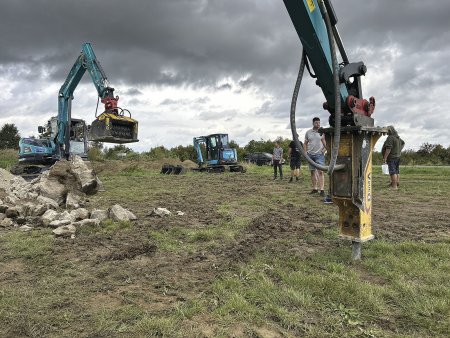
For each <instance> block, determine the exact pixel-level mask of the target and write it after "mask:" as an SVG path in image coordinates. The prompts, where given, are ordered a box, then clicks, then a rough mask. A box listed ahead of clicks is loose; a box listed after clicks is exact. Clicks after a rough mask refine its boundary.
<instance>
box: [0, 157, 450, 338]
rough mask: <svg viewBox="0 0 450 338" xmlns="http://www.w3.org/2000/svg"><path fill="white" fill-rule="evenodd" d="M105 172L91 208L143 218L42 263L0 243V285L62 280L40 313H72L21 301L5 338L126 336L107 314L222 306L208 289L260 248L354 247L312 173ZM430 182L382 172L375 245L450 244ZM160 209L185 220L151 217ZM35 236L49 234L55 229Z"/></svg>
mask: <svg viewBox="0 0 450 338" xmlns="http://www.w3.org/2000/svg"><path fill="white" fill-rule="evenodd" d="M97 170H98V172H99V173H100V174H99V175H100V178H101V180H102V181H103V183H104V185H105V189H106V191H104V192H100V193H98V194H97V195H95V196H92V197H91V198H90V201H89V206H90V208H91V209H93V208H107V207H108V206H111V205H113V204H115V203H119V204H121V205H122V206H124V207H125V208H127V209H129V210H131V211H132V212H133V213H135V214H136V215H137V216H138V218H139V220H138V221H137V222H135V223H133V224H118V225H117V224H108V225H107V226H105V227H104V228H103V229H91V228H86V229H80V231H79V233H78V234H77V237H76V238H75V239H52V240H51V246H50V247H49V248H48V250H46V251H45V253H44V254H43V255H44V256H48V257H46V259H44V261H40V260H36V259H35V257H24V256H23V255H21V254H20V253H16V254H14V253H11V250H12V249H11V248H9V249H8V248H5V246H3V247H1V246H0V257H1V258H0V262H1V264H0V289H2V288H3V289H5V288H6V289H10V288H11V285H15V287H17V288H24V289H27V288H29V289H31V290H32V289H33V288H34V287H36V288H42V287H43V286H42V284H41V283H39V282H36V281H38V280H47V283H51V281H52V279H53V277H52V275H54V276H55V277H54V278H59V277H60V278H62V279H61V281H58V282H57V283H56V284H57V285H58V286H59V287H62V288H66V289H65V290H64V291H60V290H58V291H54V290H53V291H52V292H54V293H55V292H56V293H57V294H58V295H59V296H58V300H55V301H54V303H52V304H44V305H42V309H41V310H42V311H48V312H50V313H52V311H55V310H54V308H55V307H57V308H58V310H57V311H56V312H53V314H54V315H60V314H61V313H63V312H64V313H65V312H67V313H70V316H71V320H70V321H69V322H68V323H67V325H64V324H61V323H60V322H59V321H56V320H54V319H50V318H48V317H46V316H45V315H39V316H36V314H35V313H29V311H28V310H27V309H25V308H21V306H20V305H17V306H16V307H15V311H17V312H19V313H22V314H23V317H22V318H21V317H20V316H19V320H17V321H15V320H12V319H8V320H5V319H4V320H3V323H4V324H5V322H6V323H7V324H6V326H5V325H2V328H0V335H1V336H10V337H15V336H33V335H34V336H83V337H89V336H105V337H106V336H115V335H118V336H120V334H118V333H117V332H118V331H117V330H118V329H117V327H115V328H114V327H111V328H110V329H108V328H104V327H102V326H100V327H99V324H98V323H99V317H101V313H103V312H104V311H111V312H114V309H117V308H119V307H122V306H126V305H127V304H128V305H129V304H131V305H133V306H135V307H138V308H139V309H141V310H142V311H145V312H146V313H147V314H149V315H152V316H155V317H158V316H162V315H164V314H167V313H171V311H173V310H174V309H176V308H177V307H179V306H180V304H183V303H186V302H192V301H193V300H196V299H202V300H205V299H206V300H207V302H210V306H211V307H212V308H213V307H214V304H215V302H216V301H217V300H216V298H215V295H214V292H213V291H212V290H211V285H212V284H213V283H214V281H216V280H217V279H220V278H221V277H222V276H223V275H224V274H227V273H230V272H233V271H238V270H237V269H238V266H239V265H240V264H242V263H246V262H250V261H251V260H252V258H253V257H254V256H255V254H257V253H259V252H269V253H271V254H273V255H277V254H278V253H284V252H285V251H286V250H288V251H289V252H290V253H291V254H292V256H293V257H298V259H301V260H303V259H306V258H307V257H308V256H310V255H314V254H317V253H320V252H326V251H327V250H330V249H333V248H335V247H340V246H345V247H347V248H348V254H349V257H350V252H351V248H350V244H349V243H348V242H346V241H342V240H340V239H339V238H338V237H337V228H336V224H337V214H338V210H337V207H336V206H334V205H324V204H323V203H322V200H321V198H319V196H311V195H309V194H308V192H309V191H310V182H309V178H308V177H307V173H306V172H303V173H302V174H303V177H302V179H301V180H300V182H294V183H292V184H289V183H288V181H287V179H285V180H283V181H279V180H276V181H273V180H272V177H271V174H270V169H269V168H256V167H255V168H253V167H251V168H250V169H249V171H248V172H247V173H245V174H240V173H236V174H233V173H225V174H205V173H189V174H188V175H184V176H164V175H159V174H158V171H157V169H156V168H149V167H148V166H146V165H139V164H132V165H130V164H120V165H110V164H109V165H108V164H105V163H99V164H97ZM421 177H422V176H420V175H419V176H414V175H410V176H409V177H408V175H405V178H404V179H403V180H402V182H401V187H400V190H399V191H391V190H389V189H388V188H387V187H386V183H387V182H386V178H385V177H381V175H377V176H376V177H375V181H374V207H373V210H374V212H373V224H374V234H375V236H376V238H377V239H376V240H387V241H392V242H401V241H420V242H430V243H433V242H439V241H442V240H443V239H444V238H447V239H448V238H449V237H450V230H449V227H448V224H449V219H450V211H449V208H448V206H449V204H448V197H449V192H448V191H449V188H450V183H449V178H448V176H447V177H444V178H442V179H441V180H439V179H433V180H432V181H430V182H427V183H426V185H424V184H423V182H424V181H423V178H421ZM431 190H432V192H431ZM0 198H1V192H0ZM155 207H164V208H167V209H169V210H171V211H177V210H180V211H183V212H184V213H185V215H183V216H170V217H163V218H158V217H152V216H149V213H150V211H151V210H152V209H153V208H155ZM11 231H15V230H5V229H0V238H1V237H3V236H5V235H6V234H7V233H9V232H11ZM33 233H34V234H35V235H34V236H44V237H46V238H47V237H48V236H50V235H49V231H48V229H37V230H34V231H33ZM23 235H24V236H25V235H28V234H23ZM21 236H22V235H21ZM3 244H4V242H3ZM363 255H364V247H363ZM44 258H45V257H44ZM44 264H45V267H44ZM367 278H369V279H370V278H371V277H370V276H369V277H367ZM374 278H376V277H374ZM34 283H37V286H33V285H34ZM39 292H42V291H39ZM46 294H47V293H46V292H43V293H42V294H39V295H38V296H39V297H45V295H46ZM44 303H45V302H44ZM37 308H39V306H38V305H36V307H35V308H34V309H33V311H37ZM63 309H65V311H63ZM102 311H103V312H102ZM16 316H17V314H16ZM3 318H9V317H8V316H6V317H5V316H3ZM52 318H53V317H52ZM20 319H22V320H20ZM23 320H29V324H24V323H23ZM45 320H46V321H50V323H49V324H48V325H47V326H46V325H43V324H42V321H45ZM191 322H192V325H193V326H195V327H196V329H195V330H196V331H195V332H197V333H196V334H197V336H205V337H211V336H216V335H218V332H219V331H220V325H219V324H217V322H216V321H214V320H213V319H211V317H209V316H208V315H207V314H205V313H203V314H201V315H198V316H195V317H193V318H191ZM39 323H41V324H39ZM33 330H34V331H33ZM255 330H256V329H255ZM256 331H257V330H256ZM256 331H255V332H256ZM119 332H120V330H119ZM227 332H228V334H227V335H225V336H245V335H246V334H245V330H243V329H241V328H240V327H239V326H238V327H234V328H230V329H229V331H227ZM258 332H263V333H261V334H260V336H265V337H272V336H283V335H284V336H295V333H291V334H289V331H287V332H288V333H286V332H285V333H284V334H282V332H281V331H277V330H273V328H264V327H262V328H261V330H259V331H258ZM264 332H265V333H264ZM166 336H170V335H166Z"/></svg>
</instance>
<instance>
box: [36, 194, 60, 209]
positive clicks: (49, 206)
mask: <svg viewBox="0 0 450 338" xmlns="http://www.w3.org/2000/svg"><path fill="white" fill-rule="evenodd" d="M36 200H37V201H38V202H39V203H41V204H43V205H45V206H46V207H47V209H58V207H59V205H58V203H57V202H56V201H55V200H52V199H51V198H48V197H44V196H38V197H37V199H36Z"/></svg>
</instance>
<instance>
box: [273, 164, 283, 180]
mask: <svg viewBox="0 0 450 338" xmlns="http://www.w3.org/2000/svg"><path fill="white" fill-rule="evenodd" d="M277 168H278V169H279V170H280V177H281V178H283V165H282V164H281V161H280V160H273V177H277Z"/></svg>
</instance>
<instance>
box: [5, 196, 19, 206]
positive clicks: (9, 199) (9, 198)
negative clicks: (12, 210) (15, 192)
mask: <svg viewBox="0 0 450 338" xmlns="http://www.w3.org/2000/svg"><path fill="white" fill-rule="evenodd" d="M18 201H19V199H18V198H16V197H13V196H11V195H8V196H6V198H5V202H6V203H9V204H12V205H16V204H17V202H18Z"/></svg>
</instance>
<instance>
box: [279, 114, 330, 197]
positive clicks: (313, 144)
mask: <svg viewBox="0 0 450 338" xmlns="http://www.w3.org/2000/svg"><path fill="white" fill-rule="evenodd" d="M319 128H320V119H319V118H318V117H315V118H313V127H312V128H311V129H310V130H308V131H307V132H306V134H305V142H304V143H303V147H304V151H305V152H306V153H307V154H308V156H309V157H310V158H311V159H312V160H313V161H314V162H316V163H317V164H320V165H325V153H326V141H325V135H323V134H320V133H319ZM297 136H298V135H297ZM288 157H289V164H290V167H291V177H290V179H289V183H292V182H294V179H295V180H296V181H298V180H299V179H300V166H301V152H300V149H299V148H298V147H297V145H296V144H295V142H294V141H291V143H290V144H289V149H288ZM282 159H283V148H281V147H280V144H279V143H275V148H274V149H273V155H272V160H273V179H274V180H276V179H277V177H278V172H279V176H280V179H283V166H282ZM309 170H310V173H311V182H312V190H311V192H310V194H317V193H318V194H320V196H325V192H324V184H325V180H324V175H323V172H322V171H320V170H317V169H316V168H315V167H314V166H313V165H311V164H310V165H309Z"/></svg>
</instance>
